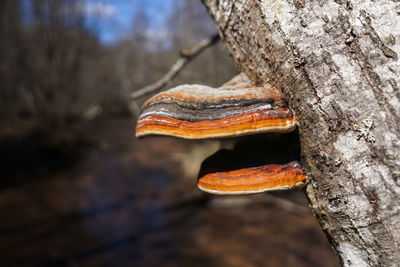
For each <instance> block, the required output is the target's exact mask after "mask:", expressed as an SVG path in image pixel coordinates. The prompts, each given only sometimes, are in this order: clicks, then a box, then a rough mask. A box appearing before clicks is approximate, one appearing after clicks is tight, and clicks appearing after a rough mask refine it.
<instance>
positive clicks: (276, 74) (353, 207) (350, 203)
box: [203, 0, 400, 266]
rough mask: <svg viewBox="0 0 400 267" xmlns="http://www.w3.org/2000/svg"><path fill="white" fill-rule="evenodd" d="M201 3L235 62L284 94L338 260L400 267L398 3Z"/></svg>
mask: <svg viewBox="0 0 400 267" xmlns="http://www.w3.org/2000/svg"><path fill="white" fill-rule="evenodd" d="M203 3H204V4H205V5H206V7H207V8H208V11H209V13H210V15H211V16H212V17H213V19H214V20H215V23H216V25H217V27H218V29H219V32H220V36H221V38H222V40H223V42H224V44H225V46H226V47H227V49H228V51H229V52H230V54H231V55H232V57H233V59H234V62H235V64H236V65H237V67H238V68H239V69H240V70H241V71H243V72H245V73H246V74H247V75H248V76H249V77H250V78H251V79H252V80H253V81H254V82H256V83H258V84H262V83H265V82H269V83H272V84H273V85H275V86H277V87H278V88H280V89H281V90H282V91H283V92H284V93H285V94H286V96H287V98H288V101H289V105H290V107H291V108H292V110H293V111H294V113H295V116H296V118H297V120H298V123H299V131H300V140H301V147H302V157H303V164H304V167H305V169H306V171H307V172H308V174H309V177H310V178H311V181H310V183H309V184H308V186H307V188H306V193H307V195H308V198H309V200H310V203H311V204H310V205H311V207H312V209H313V211H314V213H315V215H316V217H317V219H318V220H319V222H320V224H321V227H322V228H323V230H324V231H325V232H326V233H327V236H328V238H329V240H330V242H331V244H332V245H333V247H334V248H335V250H336V251H337V253H338V255H339V258H340V260H341V262H342V265H344V266H398V265H400V202H399V201H400V149H399V148H400V89H399V88H400V62H399V56H400V2H399V1H398V0H382V1H371V0H367V1H366V0H351V1H350V0H348V1H346V0H335V1H334V0H318V1H304V0H237V1H230V0H203Z"/></svg>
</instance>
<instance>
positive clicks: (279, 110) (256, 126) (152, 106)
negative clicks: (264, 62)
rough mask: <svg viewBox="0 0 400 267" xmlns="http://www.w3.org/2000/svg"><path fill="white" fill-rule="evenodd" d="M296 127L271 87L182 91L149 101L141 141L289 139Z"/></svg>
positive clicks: (194, 87)
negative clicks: (165, 137) (275, 136)
mask: <svg viewBox="0 0 400 267" xmlns="http://www.w3.org/2000/svg"><path fill="white" fill-rule="evenodd" d="M295 127H296V121H295V119H294V117H293V115H292V112H291V111H290V110H289V108H288V107H287V105H286V103H285V102H284V101H283V99H282V96H281V94H280V93H279V91H278V90H277V89H275V88H274V87H272V86H268V87H256V86H253V85H249V84H244V83H239V84H233V85H229V84H227V85H225V86H222V87H220V88H211V87H208V86H204V85H181V86H178V87H176V88H173V89H171V90H168V91H166V92H162V93H160V94H158V95H155V96H154V97H152V98H150V99H149V100H148V101H146V103H145V104H144V106H143V109H142V113H141V115H140V117H139V120H138V122H137V126H136V136H137V137H144V136H148V135H168V136H175V137H179V138H185V139H206V138H226V137H236V136H242V135H252V134H257V133H264V132H281V133H284V132H290V131H293V130H294V129H295Z"/></svg>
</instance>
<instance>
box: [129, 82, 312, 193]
mask: <svg viewBox="0 0 400 267" xmlns="http://www.w3.org/2000/svg"><path fill="white" fill-rule="evenodd" d="M295 129H296V120H295V118H294V116H293V114H292V112H291V111H290V109H289V108H288V106H287V104H286V102H285V100H284V98H283V97H282V95H281V93H280V92H279V90H277V89H276V88H274V87H273V86H270V85H266V86H264V87H258V86H254V85H252V84H250V82H249V81H248V80H247V77H246V76H244V75H239V76H236V77H235V78H234V79H232V80H231V81H229V82H228V83H225V84H224V85H223V86H221V87H219V88H211V87H208V86H204V85H181V86H178V87H175V88H173V89H170V90H168V91H165V92H162V93H159V94H157V95H155V96H153V97H152V98H150V99H149V100H147V101H146V102H145V103H144V105H143V107H142V113H141V115H140V117H139V120H138V122H137V125H136V137H139V138H140V137H146V136H151V135H164V136H174V137H179V138H184V139H216V138H233V137H235V138H236V137H241V136H248V135H252V136H251V137H247V138H248V139H249V138H250V139H251V140H257V141H259V143H258V144H256V146H255V148H254V149H255V150H256V149H257V148H259V147H260V144H261V143H263V144H265V142H266V141H265V139H260V138H259V137H257V138H255V136H256V134H257V136H260V134H261V133H278V134H281V133H289V132H293V131H294V130H295ZM253 135H254V136H253ZM261 136H262V135H261ZM269 136H271V135H269ZM272 136H275V137H276V136H282V135H276V134H275V135H272ZM286 136H287V135H286ZM292 136H293V134H292ZM294 136H298V135H297V134H294ZM242 138H243V137H242ZM276 138H278V139H279V137H276ZM276 138H275V139H276ZM267 139H268V138H267ZM272 139H274V138H272ZM270 141H271V140H270ZM260 142H261V143H260ZM275 143H276V142H274V141H272V143H271V144H267V148H266V150H264V151H262V153H264V154H260V155H256V154H255V153H253V151H254V150H253V148H250V146H247V145H246V146H244V147H245V148H246V150H247V152H245V153H242V152H240V153H239V156H240V157H241V158H242V159H239V161H237V164H235V162H234V161H232V160H227V161H229V162H230V163H232V164H231V165H233V166H234V168H233V169H232V168H231V167H229V168H222V169H221V168H220V169H219V168H215V167H212V168H208V167H205V168H203V167H204V166H202V168H201V170H200V174H199V178H198V187H199V188H200V189H201V190H203V191H205V192H208V193H213V194H250V193H259V192H264V191H271V190H286V189H293V188H298V187H301V186H302V185H303V184H304V182H305V181H306V175H305V173H304V171H303V170H302V168H301V166H300V164H299V163H297V162H296V160H297V159H298V158H299V156H298V157H297V156H296V157H295V158H290V159H285V160H288V161H285V160H284V161H282V160H280V163H282V164H276V163H277V162H274V161H273V159H276V157H275V158H274V156H273V155H274V153H275V152H276V151H275V152H273V153H270V152H271V151H268V150H269V149H270V147H274V146H275V145H276V144H275ZM284 143H285V142H284ZM286 143H287V142H286ZM289 143H290V142H289ZM261 146H262V145H261ZM289 150H290V149H289ZM284 151H285V150H284ZM246 153H247V154H246ZM277 153H278V154H279V151H278V152H277ZM285 153H286V152H285ZM285 153H284V154H285ZM248 154H252V155H253V156H254V155H256V156H255V157H254V158H255V159H256V160H255V161H257V159H262V158H265V155H266V154H267V155H272V158H271V159H268V160H267V161H266V162H265V161H264V162H260V163H261V164H258V162H257V165H255V166H254V161H253V162H251V164H250V165H243V164H242V163H243V162H244V161H245V160H243V158H244V157H245V158H247V159H251V158H252V157H249V156H247V155H248ZM286 154H287V153H286ZM286 154H285V155H286ZM294 154H296V155H298V154H299V153H294ZM284 157H285V156H284ZM225 158H227V159H229V156H228V157H225ZM281 159H282V157H281ZM206 161H207V160H206ZM287 162H290V163H287ZM213 164H214V163H213ZM216 164H217V165H218V164H221V160H217V161H216Z"/></svg>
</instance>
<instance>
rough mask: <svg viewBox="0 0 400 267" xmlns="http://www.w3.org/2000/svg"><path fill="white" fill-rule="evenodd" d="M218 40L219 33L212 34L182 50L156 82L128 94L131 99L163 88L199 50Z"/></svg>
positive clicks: (201, 50)
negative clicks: (191, 46) (174, 61)
mask: <svg viewBox="0 0 400 267" xmlns="http://www.w3.org/2000/svg"><path fill="white" fill-rule="evenodd" d="M218 40H219V35H218V34H217V33H216V34H213V35H212V36H210V37H209V38H207V39H205V40H203V41H201V42H200V43H198V44H197V45H196V46H194V47H193V48H192V49H190V50H182V51H181V56H180V58H179V59H178V60H177V61H176V63H175V64H174V65H173V66H172V67H171V69H170V70H169V71H168V72H167V73H166V74H165V75H164V76H163V77H162V78H161V79H160V80H158V81H157V82H155V83H153V84H150V85H148V86H146V87H143V88H142V89H139V90H137V91H135V92H133V93H131V94H130V96H129V97H130V98H131V99H137V98H139V97H142V96H144V95H146V94H149V93H151V92H154V91H157V90H160V89H161V88H163V87H164V86H165V85H166V84H167V83H168V82H169V81H171V80H172V79H173V78H174V77H175V76H176V75H178V73H179V72H180V71H181V70H182V69H183V68H184V67H185V66H186V65H187V64H188V63H189V62H190V61H191V60H192V59H194V58H195V57H196V56H198V55H199V54H200V53H201V52H203V51H204V50H205V49H206V48H208V47H210V46H212V45H214V44H215V43H216V42H217V41H218Z"/></svg>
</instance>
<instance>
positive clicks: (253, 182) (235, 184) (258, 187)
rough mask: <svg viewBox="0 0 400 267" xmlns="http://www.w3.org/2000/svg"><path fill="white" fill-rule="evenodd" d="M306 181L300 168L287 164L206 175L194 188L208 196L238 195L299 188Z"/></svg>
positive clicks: (298, 165)
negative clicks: (196, 187)
mask: <svg viewBox="0 0 400 267" xmlns="http://www.w3.org/2000/svg"><path fill="white" fill-rule="evenodd" d="M305 180H306V175H305V173H304V171H303V169H302V168H301V166H300V164H299V163H298V162H290V163H288V164H282V165H281V164H269V165H265V166H262V167H255V168H245V169H239V170H235V171H228V172H215V173H209V174H206V175H204V176H203V177H200V178H199V180H198V182H197V186H198V187H199V189H201V190H202V191H205V192H208V193H211V194H218V195H238V194H251V193H261V192H265V191H274V190H288V189H293V188H299V187H301V186H303V184H304V182H305Z"/></svg>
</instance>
